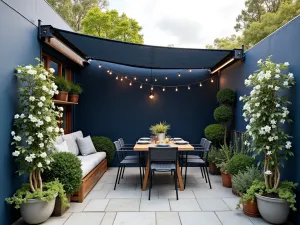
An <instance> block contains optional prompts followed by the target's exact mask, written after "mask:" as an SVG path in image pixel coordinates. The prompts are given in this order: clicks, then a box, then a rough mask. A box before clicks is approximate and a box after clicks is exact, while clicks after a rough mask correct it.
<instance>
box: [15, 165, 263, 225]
mask: <svg viewBox="0 0 300 225" xmlns="http://www.w3.org/2000/svg"><path fill="white" fill-rule="evenodd" d="M116 173H117V169H116V168H110V169H109V170H108V171H107V172H106V173H105V174H104V176H103V177H102V178H101V179H100V181H99V182H98V183H97V185H96V186H95V187H94V189H93V190H92V191H91V192H90V193H89V195H88V196H87V197H86V199H85V200H84V202H83V203H71V207H70V209H69V210H68V211H67V212H66V213H65V214H64V215H63V216H62V217H51V218H50V219H49V220H48V221H47V222H45V223H44V224H47V225H62V224H64V225H221V224H223V225H253V224H255V225H263V224H268V223H266V222H265V221H264V220H262V219H261V218H250V217H247V216H245V215H244V214H243V213H242V211H241V210H236V209H235V208H236V204H237V202H238V201H239V199H238V198H237V197H236V196H234V195H233V194H232V193H231V189H230V188H224V187H223V186H222V183H221V176H212V175H211V176H210V178H211V182H212V189H209V187H208V184H206V183H205V179H204V178H202V176H201V172H200V170H199V168H189V170H188V173H189V175H188V177H187V187H186V189H185V191H183V192H181V191H179V200H178V201H176V199H175V198H176V195H175V190H174V186H173V181H172V176H171V175H170V173H156V174H155V176H154V183H153V188H152V194H151V200H150V201H148V191H145V192H142V191H141V189H140V184H139V176H138V174H139V170H138V168H126V170H125V174H124V179H121V181H120V184H119V185H117V189H116V190H115V191H114V190H113V187H114V182H115V178H116ZM15 224H17V225H21V224H24V223H23V222H22V221H18V222H17V223H15Z"/></svg>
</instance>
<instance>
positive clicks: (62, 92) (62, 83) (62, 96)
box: [54, 77, 71, 102]
mask: <svg viewBox="0 0 300 225" xmlns="http://www.w3.org/2000/svg"><path fill="white" fill-rule="evenodd" d="M54 82H55V84H56V85H57V89H58V94H56V95H55V96H54V98H55V99H56V100H59V101H65V102H67V101H68V95H69V91H70V88H71V87H70V82H69V81H67V80H66V79H65V78H64V77H55V79H54Z"/></svg>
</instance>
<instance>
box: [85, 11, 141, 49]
mask: <svg viewBox="0 0 300 225" xmlns="http://www.w3.org/2000/svg"><path fill="white" fill-rule="evenodd" d="M141 30H142V27H141V26H140V25H139V24H138V22H137V21H136V20H135V19H132V18H129V17H127V15H126V14H125V13H123V14H122V15H119V13H118V11H116V10H107V11H105V12H103V11H101V10H100V8H92V9H90V10H89V11H88V13H87V14H86V16H85V17H84V19H83V20H82V31H83V33H85V34H89V35H93V36H98V37H102V38H107V39H112V40H118V41H124V42H131V43H139V44H142V43H144V39H143V35H142V34H140V32H141Z"/></svg>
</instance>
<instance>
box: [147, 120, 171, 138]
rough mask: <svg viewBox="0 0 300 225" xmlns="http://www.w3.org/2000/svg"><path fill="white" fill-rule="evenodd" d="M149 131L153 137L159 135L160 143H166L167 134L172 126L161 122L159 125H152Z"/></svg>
mask: <svg viewBox="0 0 300 225" xmlns="http://www.w3.org/2000/svg"><path fill="white" fill-rule="evenodd" d="M149 129H150V132H151V133H152V134H153V135H157V137H158V141H164V140H165V139H166V133H167V131H168V130H169V129H170V124H167V123H166V122H159V123H158V124H155V125H152V126H151V127H150V128H149Z"/></svg>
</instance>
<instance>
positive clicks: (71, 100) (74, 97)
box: [69, 95, 79, 103]
mask: <svg viewBox="0 0 300 225" xmlns="http://www.w3.org/2000/svg"><path fill="white" fill-rule="evenodd" d="M78 98H79V95H69V102H74V103H78Z"/></svg>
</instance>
